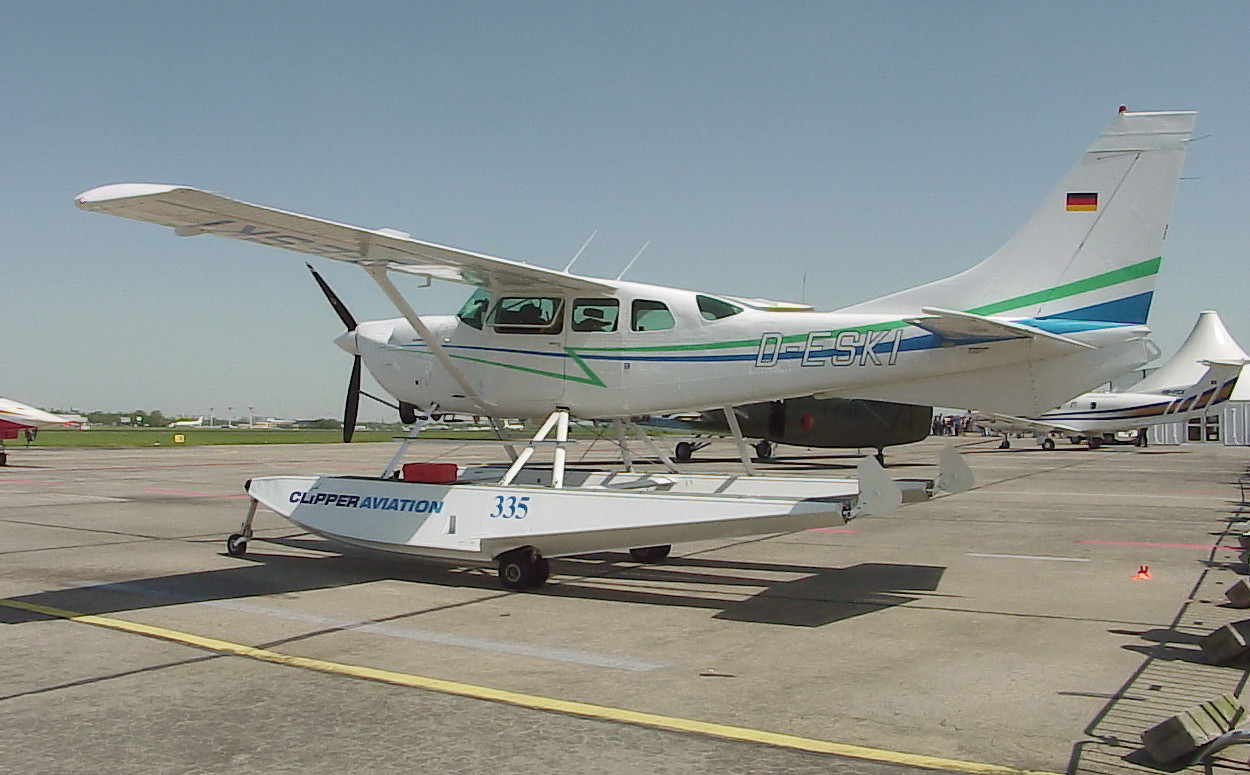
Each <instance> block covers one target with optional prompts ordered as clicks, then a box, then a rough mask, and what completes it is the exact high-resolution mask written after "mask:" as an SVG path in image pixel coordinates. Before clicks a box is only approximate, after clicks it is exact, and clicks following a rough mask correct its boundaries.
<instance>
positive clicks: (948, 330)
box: [904, 307, 1095, 350]
mask: <svg viewBox="0 0 1250 775" xmlns="http://www.w3.org/2000/svg"><path fill="white" fill-rule="evenodd" d="M920 311H921V312H923V313H924V316H923V317H915V318H908V319H907V320H905V321H904V322H906V323H908V324H910V325H913V326H916V327H918V328H923V329H925V330H926V331H929V332H930V333H933V334H936V335H937V336H940V337H942V338H943V339H946V340H948V341H950V342H953V343H955V344H975V343H977V342H997V341H1002V340H1004V339H1046V340H1050V341H1053V342H1058V343H1061V344H1068V345H1071V346H1072V347H1074V348H1077V349H1082V350H1093V349H1095V348H1094V347H1093V346H1092V345H1088V344H1085V343H1084V342H1079V341H1077V340H1075V339H1071V338H1069V337H1066V336H1060V335H1059V334H1052V333H1050V332H1049V331H1043V330H1041V329H1040V328H1034V327H1033V326H1026V325H1024V324H1022V323H1012V322H1010V321H1006V320H997V319H994V318H987V317H985V316H983V315H975V314H973V313H971V312H959V311H958V310H953V309H940V308H938V307H922V308H921V310H920Z"/></svg>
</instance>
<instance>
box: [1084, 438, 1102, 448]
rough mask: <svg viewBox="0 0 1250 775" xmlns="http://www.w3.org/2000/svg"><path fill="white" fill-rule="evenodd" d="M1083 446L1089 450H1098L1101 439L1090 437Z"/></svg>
mask: <svg viewBox="0 0 1250 775" xmlns="http://www.w3.org/2000/svg"><path fill="white" fill-rule="evenodd" d="M1085 446H1087V447H1089V448H1090V449H1098V448H1099V447H1101V446H1102V438H1100V437H1098V436H1090V437H1089V439H1088V440H1087V441H1086V442H1085Z"/></svg>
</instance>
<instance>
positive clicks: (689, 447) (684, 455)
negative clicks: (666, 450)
mask: <svg viewBox="0 0 1250 775" xmlns="http://www.w3.org/2000/svg"><path fill="white" fill-rule="evenodd" d="M692 457H694V445H693V444H691V443H690V442H688V441H679V442H677V446H676V447H673V460H676V461H677V462H678V463H689V462H690V458H692Z"/></svg>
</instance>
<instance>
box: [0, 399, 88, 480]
mask: <svg viewBox="0 0 1250 775" xmlns="http://www.w3.org/2000/svg"><path fill="white" fill-rule="evenodd" d="M81 423H82V420H80V419H76V418H73V417H64V416H62V415H59V414H53V413H51V412H45V411H44V410H42V409H36V408H35V407H33V406H27V405H26V404H22V403H18V402H17V401H13V400H12V399H8V398H0V466H2V465H7V464H8V453H7V452H5V450H4V441H5V439H16V438H17V436H18V434H19V433H25V432H26V431H37V430H39V429H40V428H47V427H51V426H57V425H61V426H70V425H80V424H81Z"/></svg>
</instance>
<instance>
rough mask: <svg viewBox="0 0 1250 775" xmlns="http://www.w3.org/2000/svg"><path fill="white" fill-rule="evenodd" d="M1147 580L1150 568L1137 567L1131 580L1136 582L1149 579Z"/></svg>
mask: <svg viewBox="0 0 1250 775" xmlns="http://www.w3.org/2000/svg"><path fill="white" fill-rule="evenodd" d="M1149 578H1150V566H1149V565H1138V566H1137V572H1136V573H1134V574H1133V577H1132V579H1131V580H1133V581H1137V580H1141V579H1149Z"/></svg>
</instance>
